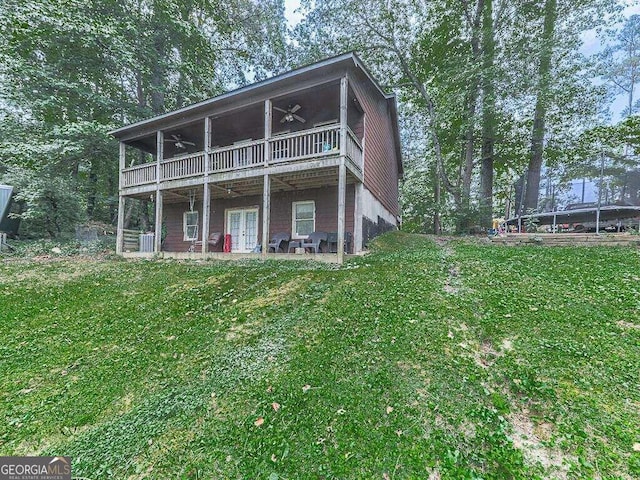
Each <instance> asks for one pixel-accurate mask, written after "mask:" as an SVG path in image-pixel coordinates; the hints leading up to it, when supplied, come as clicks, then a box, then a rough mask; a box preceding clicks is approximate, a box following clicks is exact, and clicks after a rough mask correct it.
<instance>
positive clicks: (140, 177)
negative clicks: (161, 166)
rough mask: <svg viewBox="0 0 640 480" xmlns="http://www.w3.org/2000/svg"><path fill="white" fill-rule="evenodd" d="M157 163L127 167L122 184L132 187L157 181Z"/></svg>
mask: <svg viewBox="0 0 640 480" xmlns="http://www.w3.org/2000/svg"><path fill="white" fill-rule="evenodd" d="M156 167H157V166H156V164H155V163H143V164H142V165H135V166H133V167H129V168H125V169H124V170H123V171H122V186H123V187H132V186H134V185H144V184H147V183H154V182H155V181H156Z"/></svg>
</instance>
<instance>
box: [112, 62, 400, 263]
mask: <svg viewBox="0 0 640 480" xmlns="http://www.w3.org/2000/svg"><path fill="white" fill-rule="evenodd" d="M111 133H112V135H114V136H115V137H116V138H117V139H118V140H119V141H120V205H119V222H118V234H119V235H118V237H119V238H118V251H119V252H120V253H123V254H125V255H126V254H127V253H133V252H127V251H126V250H127V248H126V247H125V245H126V246H127V247H129V249H132V250H135V249H136V245H135V244H132V243H131V242H129V243H127V242H125V241H124V240H123V239H124V237H125V233H126V230H125V225H124V212H125V209H126V205H127V203H128V202H135V201H137V202H147V204H148V202H151V203H152V204H153V205H154V208H153V209H154V211H155V220H154V229H153V230H152V231H150V232H147V233H146V234H145V235H148V236H149V235H152V236H153V239H152V247H153V248H150V247H149V242H148V239H149V237H146V238H145V239H142V237H141V240H145V241H144V242H142V241H141V242H140V243H139V249H140V250H141V251H142V250H143V249H142V245H143V243H144V244H145V245H146V246H145V247H144V250H145V251H146V253H147V254H149V253H155V254H159V253H163V254H171V253H173V254H176V255H175V256H178V255H177V254H180V253H185V252H194V251H197V252H202V253H203V254H206V253H208V252H220V253H221V254H234V253H235V254H248V253H250V252H260V251H261V253H262V255H263V256H266V255H269V254H270V253H271V252H269V251H268V250H267V248H266V246H267V245H268V244H269V243H271V242H270V240H272V239H273V238H274V236H276V235H279V236H282V235H284V237H285V238H288V242H287V243H286V244H283V245H284V246H281V247H279V248H278V249H277V250H278V251H277V252H273V253H288V252H292V253H293V252H300V251H309V250H312V249H310V248H309V247H305V243H307V242H310V238H312V237H313V238H315V236H313V235H312V234H314V233H316V232H320V233H326V234H327V241H325V242H324V244H322V245H321V246H320V251H321V252H322V253H331V254H334V255H336V256H337V260H338V261H339V262H341V261H342V258H343V255H344V253H358V252H360V251H362V250H363V248H364V247H365V246H366V244H367V243H368V242H369V240H370V239H372V238H373V237H375V236H376V235H379V234H380V233H382V232H385V231H387V230H391V229H395V228H397V226H398V223H399V215H400V210H399V203H398V181H399V179H400V177H401V175H402V160H401V156H400V140H399V134H398V123H397V110H396V101H395V96H393V95H388V94H386V93H385V92H384V91H383V90H382V89H381V88H380V86H379V85H378V83H377V82H376V81H375V80H374V79H373V77H372V76H371V74H370V73H369V72H368V70H367V69H366V68H365V66H364V65H363V64H362V62H361V60H360V59H359V58H358V57H357V56H356V55H355V54H354V53H347V54H343V55H339V56H337V57H333V58H329V59H326V60H323V61H320V62H318V63H315V64H312V65H307V66H305V67H301V68H298V69H296V70H293V71H290V72H287V73H284V74H282V75H278V76H276V77H273V78H271V79H268V80H264V81H262V82H258V83H255V84H253V85H249V86H246V87H243V88H240V89H237V90H234V91H232V92H228V93H226V94H223V95H220V96H218V97H214V98H212V99H209V100H206V101H203V102H200V103H197V104H194V105H191V106H188V107H185V108H182V109H180V110H176V111H173V112H169V113H167V114H164V115H160V116H157V117H154V118H150V119H148V120H144V121H142V122H138V123H134V124H132V125H129V126H126V127H123V128H120V129H118V130H115V131H113V132H111ZM323 238H324V237H323ZM212 239H217V241H216V242H213V241H212ZM132 245H133V246H132ZM278 245H282V243H281V242H279V243H278ZM262 246H265V248H262ZM168 256H170V255H168Z"/></svg>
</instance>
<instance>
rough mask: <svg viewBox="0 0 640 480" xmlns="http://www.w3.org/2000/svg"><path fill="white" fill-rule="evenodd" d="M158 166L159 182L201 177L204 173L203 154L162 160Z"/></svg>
mask: <svg viewBox="0 0 640 480" xmlns="http://www.w3.org/2000/svg"><path fill="white" fill-rule="evenodd" d="M160 165H161V171H160V179H161V180H174V179H176V178H184V177H193V176H194V175H202V174H203V173H204V153H203V152H198V153H193V154H189V155H181V156H180V157H175V158H171V159H169V160H164V161H163V162H162V163H161V164H160Z"/></svg>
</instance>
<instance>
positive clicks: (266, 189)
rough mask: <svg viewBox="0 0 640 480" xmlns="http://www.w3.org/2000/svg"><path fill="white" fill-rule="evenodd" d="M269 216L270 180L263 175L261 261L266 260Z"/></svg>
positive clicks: (266, 175)
mask: <svg viewBox="0 0 640 480" xmlns="http://www.w3.org/2000/svg"><path fill="white" fill-rule="evenodd" d="M270 216H271V178H269V175H268V174H265V175H264V185H263V187H262V259H266V258H267V253H268V252H269V222H270V220H271V219H270Z"/></svg>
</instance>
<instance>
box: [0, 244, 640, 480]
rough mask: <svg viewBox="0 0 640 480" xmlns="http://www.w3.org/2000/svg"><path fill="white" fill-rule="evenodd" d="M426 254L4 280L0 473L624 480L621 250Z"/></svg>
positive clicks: (626, 341) (4, 274)
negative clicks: (15, 465)
mask: <svg viewBox="0 0 640 480" xmlns="http://www.w3.org/2000/svg"><path fill="white" fill-rule="evenodd" d="M438 242H439V245H438V244H436V243H434V241H433V240H432V239H431V238H429V237H425V236H417V235H409V234H404V233H394V234H386V235H383V236H382V237H379V238H378V239H376V241H375V242H374V246H373V252H372V253H371V254H370V255H368V256H366V257H362V258H357V259H354V260H351V261H349V262H348V263H347V264H345V265H344V266H343V267H341V268H338V267H335V266H331V265H321V264H315V263H307V262H275V261H269V262H259V261H248V262H238V263H228V262H173V261H163V262H157V261H138V262H122V261H117V262H115V261H92V260H87V259H86V258H84V259H75V260H67V261H65V260H57V261H49V262H45V261H42V260H39V261H28V260H14V261H7V262H3V263H2V265H1V266H0V287H1V289H2V291H3V292H5V294H6V296H7V297H10V298H11V302H8V303H7V304H6V307H5V309H4V310H3V318H4V321H3V323H2V326H1V328H0V335H1V341H0V353H1V354H2V357H3V359H4V361H3V362H2V363H0V379H1V380H0V383H1V384H2V391H3V396H2V398H1V399H0V405H1V407H2V409H3V411H4V412H5V418H6V425H7V426H8V428H6V429H3V430H2V431H1V432H0V453H1V454H3V455H14V454H15V455H20V454H26V453H30V454H53V453H54V452H64V453H65V454H69V455H71V456H72V457H73V462H74V463H73V465H74V474H75V475H78V476H81V475H82V476H91V475H93V476H94V477H99V478H126V477H131V476H142V475H150V476H153V477H154V478H301V477H304V478H306V477H309V478H315V477H320V476H322V477H324V478H387V477H389V478H425V477H427V476H429V475H433V476H440V478H480V477H482V478H496V479H498V478H531V479H534V478H551V477H554V476H567V477H568V478H585V477H591V476H594V475H595V474H596V471H597V474H598V475H599V476H602V477H603V478H605V477H607V478H608V477H618V476H630V477H632V476H634V475H635V473H636V472H637V469H638V461H637V455H638V454H637V452H634V449H635V448H636V447H635V444H637V443H638V442H640V439H639V438H638V436H637V432H638V431H640V425H639V423H638V416H637V407H636V406H637V404H638V402H639V401H640V397H639V393H638V391H637V388H635V386H636V384H637V378H636V377H637V375H636V368H635V367H636V365H637V364H638V362H639V361H640V350H639V347H638V345H639V343H638V325H637V318H636V317H637V315H635V312H636V311H637V308H638V305H640V289H639V285H640V284H639V280H638V276H637V272H638V268H639V267H640V256H639V255H638V252H637V250H635V249H628V248H600V247H589V248H555V249H554V248H539V247H538V248H528V247H526V248H504V247H496V246H487V245H477V244H474V243H466V242H463V241H460V240H455V241H452V240H444V239H442V238H439V239H438Z"/></svg>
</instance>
